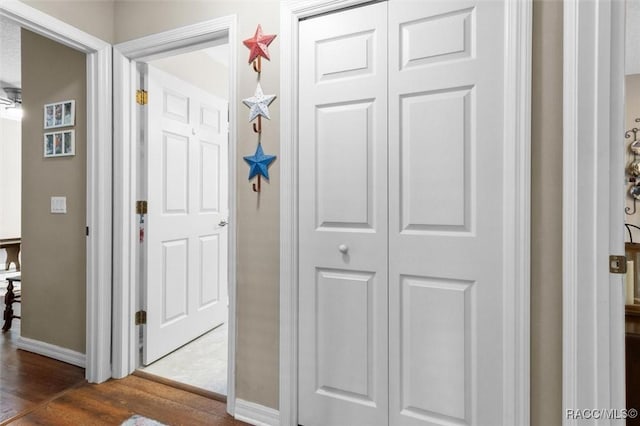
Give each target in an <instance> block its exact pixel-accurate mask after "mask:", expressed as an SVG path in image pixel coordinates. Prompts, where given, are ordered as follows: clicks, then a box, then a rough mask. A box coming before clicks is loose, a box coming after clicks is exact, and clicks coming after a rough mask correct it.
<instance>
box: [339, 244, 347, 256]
mask: <svg viewBox="0 0 640 426" xmlns="http://www.w3.org/2000/svg"><path fill="white" fill-rule="evenodd" d="M338 250H339V251H340V253H342V254H347V252H348V251H349V247H347V245H346V244H340V245H339V246H338Z"/></svg>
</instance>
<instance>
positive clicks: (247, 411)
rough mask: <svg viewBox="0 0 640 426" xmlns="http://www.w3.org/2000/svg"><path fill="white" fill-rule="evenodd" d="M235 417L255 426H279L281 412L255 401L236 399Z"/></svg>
mask: <svg viewBox="0 0 640 426" xmlns="http://www.w3.org/2000/svg"><path fill="white" fill-rule="evenodd" d="M235 418H236V419H238V420H242V421H243V422H246V423H249V424H252V425H255V426H279V425H280V412H279V411H278V410H274V409H273V408H269V407H265V406H264V405H260V404H256V403H254V402H249V401H244V400H242V399H236V404H235Z"/></svg>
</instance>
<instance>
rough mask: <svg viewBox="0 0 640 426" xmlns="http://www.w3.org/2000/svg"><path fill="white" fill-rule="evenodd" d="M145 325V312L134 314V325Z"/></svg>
mask: <svg viewBox="0 0 640 426" xmlns="http://www.w3.org/2000/svg"><path fill="white" fill-rule="evenodd" d="M146 323H147V311H138V312H136V325H143V324H146Z"/></svg>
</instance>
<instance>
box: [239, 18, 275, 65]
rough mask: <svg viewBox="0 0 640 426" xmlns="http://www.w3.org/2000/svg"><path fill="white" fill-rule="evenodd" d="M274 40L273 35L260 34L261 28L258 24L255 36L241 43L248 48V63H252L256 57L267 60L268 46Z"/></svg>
mask: <svg viewBox="0 0 640 426" xmlns="http://www.w3.org/2000/svg"><path fill="white" fill-rule="evenodd" d="M274 38H276V35H275V34H268V35H265V34H262V27H261V26H260V24H258V28H256V33H255V35H254V36H253V37H252V38H248V39H246V40H244V41H243V42H242V43H243V44H244V45H245V46H247V47H248V48H249V63H251V62H253V61H254V60H255V59H256V58H257V57H258V56H262V57H263V58H266V59H269V49H268V46H269V45H270V44H271V42H272V41H273V39H274Z"/></svg>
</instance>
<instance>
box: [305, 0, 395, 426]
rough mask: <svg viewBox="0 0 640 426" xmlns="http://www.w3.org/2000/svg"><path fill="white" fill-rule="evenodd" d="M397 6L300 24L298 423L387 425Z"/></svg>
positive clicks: (380, 5)
mask: <svg viewBox="0 0 640 426" xmlns="http://www.w3.org/2000/svg"><path fill="white" fill-rule="evenodd" d="M386 22H387V5H386V3H378V4H375V5H371V6H367V7H362V8H357V9H351V10H347V11H344V12H340V13H335V14H331V15H326V16H322V17H318V18H313V19H309V20H306V21H303V22H301V23H300V106H299V113H300V115H299V120H300V121H299V124H300V133H299V170H300V187H299V203H300V216H299V225H300V264H299V269H300V272H299V273H300V282H299V294H300V300H299V301H300V307H299V312H300V313H299V324H300V327H299V329H300V336H299V339H300V340H299V342H300V343H299V401H298V403H299V423H300V424H302V425H304V426H312V425H319V426H320V425H321V426H331V425H337V426H344V425H350V426H357V425H363V426H364V425H366V426H376V425H380V426H383V425H387V422H388V417H387V415H388V408H387V404H388V342H387V332H388V330H387V328H388V318H387V306H388V305H387V304H388V299H387V244H388V242H387V240H388V236H387V235H388V233H387V63H386V54H387V25H386Z"/></svg>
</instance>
